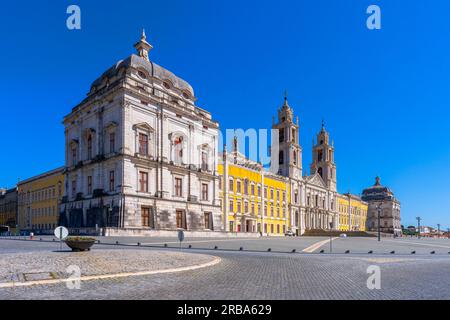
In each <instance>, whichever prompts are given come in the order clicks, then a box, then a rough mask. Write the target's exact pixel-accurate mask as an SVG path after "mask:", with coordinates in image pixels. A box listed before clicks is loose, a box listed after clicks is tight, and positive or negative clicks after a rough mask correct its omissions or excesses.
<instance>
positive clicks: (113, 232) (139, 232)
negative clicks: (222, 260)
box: [102, 228, 260, 238]
mask: <svg viewBox="0 0 450 320" xmlns="http://www.w3.org/2000/svg"><path fill="white" fill-rule="evenodd" d="M102 234H103V235H104V236H106V237H122V236H123V237H126V236H137V237H139V236H141V237H177V236H178V231H176V230H150V229H141V228H120V229H117V228H103V230H102ZM184 235H185V237H187V238H259V237H260V234H259V233H246V232H238V233H235V232H220V231H189V230H187V231H184Z"/></svg>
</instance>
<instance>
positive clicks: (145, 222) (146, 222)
mask: <svg viewBox="0 0 450 320" xmlns="http://www.w3.org/2000/svg"><path fill="white" fill-rule="evenodd" d="M141 216H142V226H143V227H145V228H149V227H150V208H148V207H142V208H141Z"/></svg>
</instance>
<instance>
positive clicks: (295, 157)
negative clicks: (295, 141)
mask: <svg viewBox="0 0 450 320" xmlns="http://www.w3.org/2000/svg"><path fill="white" fill-rule="evenodd" d="M293 159H294V165H297V152H296V151H294V156H293Z"/></svg>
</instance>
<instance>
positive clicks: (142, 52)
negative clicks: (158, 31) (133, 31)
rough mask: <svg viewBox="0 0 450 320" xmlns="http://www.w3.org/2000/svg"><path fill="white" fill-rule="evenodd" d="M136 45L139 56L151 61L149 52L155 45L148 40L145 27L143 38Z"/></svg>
mask: <svg viewBox="0 0 450 320" xmlns="http://www.w3.org/2000/svg"><path fill="white" fill-rule="evenodd" d="M134 47H135V48H136V50H137V52H138V56H139V57H141V58H144V59H145V60H147V61H150V60H149V58H148V53H149V51H150V50H152V49H153V46H152V45H151V44H150V43H148V42H147V36H146V35H145V29H142V34H141V40H139V41H138V42H137V43H136V44H135V45H134Z"/></svg>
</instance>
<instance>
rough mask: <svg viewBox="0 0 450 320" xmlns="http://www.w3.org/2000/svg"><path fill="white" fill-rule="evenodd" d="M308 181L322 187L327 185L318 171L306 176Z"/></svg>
mask: <svg viewBox="0 0 450 320" xmlns="http://www.w3.org/2000/svg"><path fill="white" fill-rule="evenodd" d="M306 182H307V183H309V184H312V185H315V186H318V187H322V188H326V187H327V185H326V184H325V182H324V181H323V179H322V177H321V176H320V174H318V173H316V174H313V175H312V176H309V177H307V178H306Z"/></svg>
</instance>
